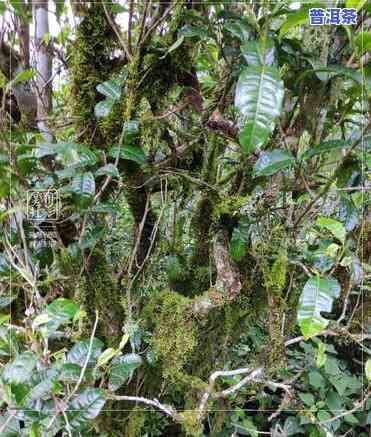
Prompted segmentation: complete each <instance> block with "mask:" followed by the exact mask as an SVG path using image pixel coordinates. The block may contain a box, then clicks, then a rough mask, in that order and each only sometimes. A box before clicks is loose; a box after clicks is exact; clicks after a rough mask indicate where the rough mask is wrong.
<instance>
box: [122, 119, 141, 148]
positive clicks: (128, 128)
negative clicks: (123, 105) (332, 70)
mask: <svg viewBox="0 0 371 437" xmlns="http://www.w3.org/2000/svg"><path fill="white" fill-rule="evenodd" d="M123 132H124V144H130V143H132V142H134V140H135V139H136V138H137V137H138V135H139V121H138V120H129V121H126V122H125V124H124V129H123Z"/></svg>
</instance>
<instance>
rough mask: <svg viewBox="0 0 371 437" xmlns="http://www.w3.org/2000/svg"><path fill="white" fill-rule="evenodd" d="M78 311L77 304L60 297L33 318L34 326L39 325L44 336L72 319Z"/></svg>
mask: <svg viewBox="0 0 371 437" xmlns="http://www.w3.org/2000/svg"><path fill="white" fill-rule="evenodd" d="M78 311H79V307H78V305H76V304H75V303H74V302H72V300H70V299H65V298H63V297H60V298H58V299H56V300H54V301H53V302H52V303H51V304H49V305H48V306H47V307H46V311H45V312H44V313H42V314H40V315H39V316H38V317H36V319H35V320H34V323H33V325H34V326H35V327H38V326H40V330H41V332H42V333H43V335H44V336H46V337H47V336H49V335H50V334H52V333H53V332H55V331H56V330H57V329H58V328H59V326H60V325H62V324H63V323H66V322H68V321H70V320H72V319H73V318H74V317H75V315H76V314H77V312H78Z"/></svg>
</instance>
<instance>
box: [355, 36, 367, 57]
mask: <svg viewBox="0 0 371 437" xmlns="http://www.w3.org/2000/svg"><path fill="white" fill-rule="evenodd" d="M354 44H355V45H356V47H357V49H358V53H359V54H360V55H363V54H364V53H366V52H369V51H371V32H369V31H367V32H366V31H364V32H360V33H359V34H358V35H357V36H356V38H355V40H354Z"/></svg>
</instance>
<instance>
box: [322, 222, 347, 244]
mask: <svg viewBox="0 0 371 437" xmlns="http://www.w3.org/2000/svg"><path fill="white" fill-rule="evenodd" d="M316 225H317V226H319V227H320V228H325V229H327V230H328V231H330V232H331V234H332V235H333V236H334V237H335V238H337V239H338V240H339V241H341V242H342V243H343V244H344V241H345V236H346V231H345V228H344V225H343V224H342V223H341V222H339V221H337V220H334V219H332V218H329V217H318V219H317V221H316Z"/></svg>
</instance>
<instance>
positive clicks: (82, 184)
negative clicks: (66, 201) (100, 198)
mask: <svg viewBox="0 0 371 437" xmlns="http://www.w3.org/2000/svg"><path fill="white" fill-rule="evenodd" d="M70 191H71V192H72V193H75V194H77V195H79V196H86V197H92V196H94V194H95V180H94V176H93V174H92V173H91V172H87V173H83V174H79V175H77V176H75V177H74V178H73V179H72V181H71V190H70Z"/></svg>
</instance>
